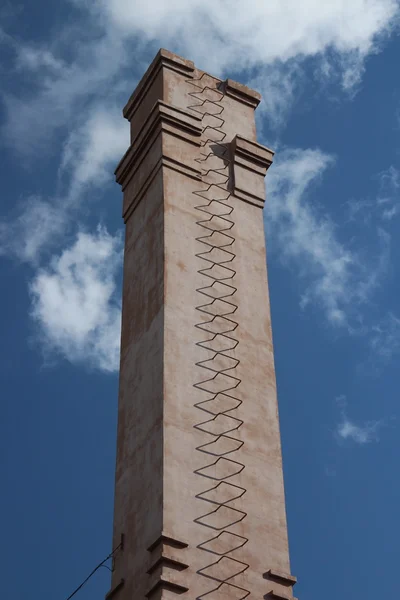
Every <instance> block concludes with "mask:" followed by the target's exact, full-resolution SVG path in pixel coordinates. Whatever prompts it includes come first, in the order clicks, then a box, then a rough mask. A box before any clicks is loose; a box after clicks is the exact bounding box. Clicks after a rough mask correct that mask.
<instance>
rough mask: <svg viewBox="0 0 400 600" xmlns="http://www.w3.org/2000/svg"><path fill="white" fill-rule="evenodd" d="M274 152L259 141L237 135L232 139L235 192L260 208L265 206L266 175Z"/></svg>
mask: <svg viewBox="0 0 400 600" xmlns="http://www.w3.org/2000/svg"><path fill="white" fill-rule="evenodd" d="M273 157H274V152H273V151H272V150H270V149H269V148H267V147H266V146H262V145H261V144H258V143H257V142H253V141H252V140H248V139H246V138H244V137H242V136H240V135H236V136H235V137H234V139H233V140H232V161H233V193H234V195H235V196H236V197H237V198H240V199H241V200H244V201H245V202H248V203H250V204H253V205H254V206H258V207H259V208H263V207H264V203H265V187H264V177H265V174H266V172H267V170H268V169H269V167H270V166H271V164H272V160H273Z"/></svg>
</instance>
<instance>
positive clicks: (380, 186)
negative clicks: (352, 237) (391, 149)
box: [346, 165, 400, 225]
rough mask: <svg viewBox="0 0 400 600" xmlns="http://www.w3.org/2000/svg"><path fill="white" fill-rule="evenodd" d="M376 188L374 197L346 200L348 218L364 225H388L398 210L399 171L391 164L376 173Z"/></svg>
mask: <svg viewBox="0 0 400 600" xmlns="http://www.w3.org/2000/svg"><path fill="white" fill-rule="evenodd" d="M374 179H375V180H376V181H377V190H376V194H375V196H374V197H369V198H363V199H357V200H356V199H352V200H349V201H348V202H346V207H347V213H348V219H349V221H352V222H357V221H358V222H362V223H363V224H364V225H371V224H375V223H376V222H377V220H379V221H381V222H382V225H388V223H389V222H390V221H392V220H393V219H394V218H395V217H396V216H397V215H398V214H399V212H400V171H399V169H397V168H396V167H394V166H393V165H391V166H390V167H389V168H388V169H385V170H384V171H381V172H380V173H378V174H377V175H376V176H375V177H374Z"/></svg>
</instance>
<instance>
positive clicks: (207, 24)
mask: <svg viewBox="0 0 400 600" xmlns="http://www.w3.org/2000/svg"><path fill="white" fill-rule="evenodd" d="M97 5H100V6H101V7H102V8H103V10H104V11H105V12H106V13H108V14H109V15H110V17H111V18H112V19H113V21H114V23H115V24H116V25H117V26H118V27H119V28H120V29H121V31H125V32H126V33H127V34H129V33H136V34H141V35H144V36H145V37H146V38H148V39H152V40H154V39H160V40H166V41H168V42H173V41H175V40H176V39H179V42H178V43H179V44H180V46H181V47H182V49H183V50H184V51H185V52H186V53H188V54H190V55H191V56H193V57H195V58H198V59H201V60H205V61H206V62H207V65H206V66H207V68H209V67H212V68H213V69H214V70H215V69H219V70H221V69H229V68H230V69H232V68H235V69H237V68H238V67H240V68H246V67H248V66H249V65H251V64H253V65H254V64H258V63H261V64H262V63H264V64H265V63H272V62H273V61H274V60H277V59H278V60H283V61H287V60H290V59H292V58H294V57H296V56H314V55H316V54H318V53H323V52H324V51H326V50H327V49H329V48H333V49H334V50H336V51H337V52H338V53H343V54H348V53H353V54H354V53H355V52H357V53H358V54H359V55H360V56H366V55H367V54H368V53H370V52H371V51H372V50H373V48H374V46H375V42H376V36H377V35H378V34H381V33H383V32H387V31H390V29H391V27H392V26H393V20H394V18H395V15H396V14H397V11H398V9H399V5H398V2H397V1H396V0H352V1H351V2H348V1H346V0H337V1H336V2H325V3H321V2H319V1H318V0H304V1H303V2H302V3H299V2H294V1H293V2H264V0H253V1H252V2H251V4H250V5H248V4H246V3H243V2H242V1H241V0H227V1H225V2H214V0H191V1H190V2H188V1H187V0H175V1H174V2H169V3H165V2H164V1H163V0H158V1H155V2H153V3H151V4H149V3H145V2H131V1H130V0H98V1H97ZM194 32H196V35H193V33H194Z"/></svg>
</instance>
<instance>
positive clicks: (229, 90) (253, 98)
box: [225, 79, 261, 109]
mask: <svg viewBox="0 0 400 600" xmlns="http://www.w3.org/2000/svg"><path fill="white" fill-rule="evenodd" d="M225 94H226V95H227V96H231V97H232V98H235V100H238V101H239V102H243V103H244V104H248V105H249V106H252V107H253V108H254V109H255V108H257V106H258V105H259V104H260V102H261V94H259V93H258V92H256V91H255V90H252V89H251V88H249V87H247V86H246V85H243V84H242V83H238V82H237V81H233V80H232V79H227V80H226V81H225Z"/></svg>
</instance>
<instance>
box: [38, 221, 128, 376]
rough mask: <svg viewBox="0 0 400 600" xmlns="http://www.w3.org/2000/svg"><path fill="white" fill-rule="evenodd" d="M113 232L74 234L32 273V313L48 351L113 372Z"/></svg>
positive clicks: (116, 255)
mask: <svg viewBox="0 0 400 600" xmlns="http://www.w3.org/2000/svg"><path fill="white" fill-rule="evenodd" d="M121 258H122V244H121V238H120V237H119V236H116V237H112V236H111V235H110V234H109V233H107V231H106V230H105V229H102V228H99V229H98V230H97V232H96V233H95V234H88V233H79V234H78V236H77V238H76V241H75V243H74V244H73V245H72V246H71V247H69V248H67V249H65V250H64V251H63V252H62V253H61V254H60V256H57V257H54V258H53V260H52V261H51V264H50V266H49V267H47V268H42V269H40V270H39V271H38V272H37V274H36V275H35V277H34V279H33V281H32V283H31V286H30V291H31V294H32V317H33V319H34V320H35V322H36V324H37V326H38V330H39V339H40V340H41V343H42V344H43V347H44V350H45V352H46V353H48V354H52V353H56V354H59V355H61V356H63V357H64V358H65V359H67V360H69V361H70V362H72V363H84V364H87V365H89V366H91V367H94V368H97V369H100V370H103V371H106V372H114V371H116V370H118V367H119V345H120V302H119V298H118V294H117V293H116V277H117V275H118V273H119V269H120V264H121Z"/></svg>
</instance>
